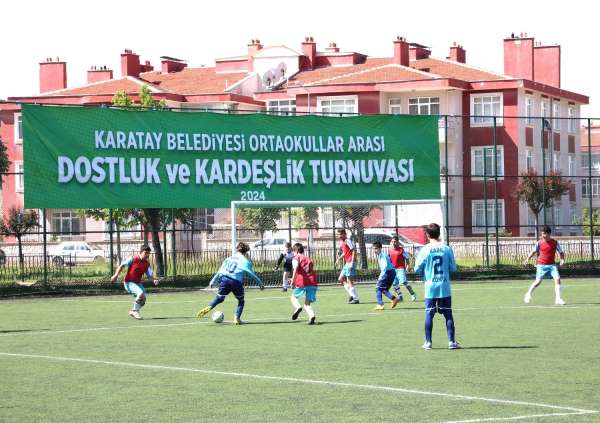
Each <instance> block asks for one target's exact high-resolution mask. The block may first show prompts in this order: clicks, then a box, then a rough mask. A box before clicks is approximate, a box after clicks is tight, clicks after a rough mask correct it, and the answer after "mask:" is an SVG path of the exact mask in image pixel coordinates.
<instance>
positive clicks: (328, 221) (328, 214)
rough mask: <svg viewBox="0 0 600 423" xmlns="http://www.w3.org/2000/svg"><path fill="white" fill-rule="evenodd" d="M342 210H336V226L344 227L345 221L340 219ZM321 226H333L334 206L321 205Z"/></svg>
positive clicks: (323, 227)
mask: <svg viewBox="0 0 600 423" xmlns="http://www.w3.org/2000/svg"><path fill="white" fill-rule="evenodd" d="M339 216H340V212H339V211H336V212H335V227H336V228H343V227H344V226H347V225H344V221H343V219H340V217H339ZM319 227H320V228H322V229H325V228H332V227H333V208H332V207H321V208H320V209H319Z"/></svg>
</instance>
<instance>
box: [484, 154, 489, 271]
mask: <svg viewBox="0 0 600 423" xmlns="http://www.w3.org/2000/svg"><path fill="white" fill-rule="evenodd" d="M487 200H488V198H487V148H486V147H485V146H484V147H483V225H484V226H485V255H484V257H485V267H486V268H489V267H490V250H489V248H490V234H489V233H488V223H489V222H488V201H487Z"/></svg>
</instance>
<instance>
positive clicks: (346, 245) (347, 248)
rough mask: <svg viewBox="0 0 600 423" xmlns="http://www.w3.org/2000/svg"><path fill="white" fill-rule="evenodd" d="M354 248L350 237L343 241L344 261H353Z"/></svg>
mask: <svg viewBox="0 0 600 423" xmlns="http://www.w3.org/2000/svg"><path fill="white" fill-rule="evenodd" d="M353 250H354V243H353V242H352V241H350V240H349V239H345V240H343V241H342V253H344V262H346V263H351V262H352V251H353Z"/></svg>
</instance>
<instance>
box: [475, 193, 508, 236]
mask: <svg viewBox="0 0 600 423" xmlns="http://www.w3.org/2000/svg"><path fill="white" fill-rule="evenodd" d="M471 204H472V226H473V228H472V229H473V233H481V232H485V225H486V201H484V200H474V201H472V202H471ZM496 216H497V217H498V226H499V227H503V226H504V200H498V212H497V213H496V201H495V200H493V199H488V200H487V226H488V227H492V228H495V226H496ZM488 230H489V229H488Z"/></svg>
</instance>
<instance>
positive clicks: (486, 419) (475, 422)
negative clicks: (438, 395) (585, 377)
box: [442, 410, 598, 423]
mask: <svg viewBox="0 0 600 423" xmlns="http://www.w3.org/2000/svg"><path fill="white" fill-rule="evenodd" d="M594 413H598V411H596V410H586V411H573V412H572V413H547V414H526V415H523V416H509V417H484V418H481V419H468V420H447V421H444V422H442V423H479V422H499V421H509V420H527V419H536V418H543V417H561V416H582V415H584V414H594Z"/></svg>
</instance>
